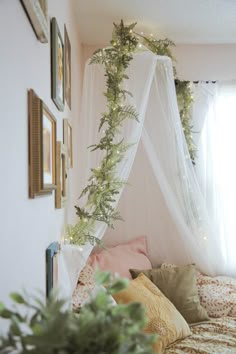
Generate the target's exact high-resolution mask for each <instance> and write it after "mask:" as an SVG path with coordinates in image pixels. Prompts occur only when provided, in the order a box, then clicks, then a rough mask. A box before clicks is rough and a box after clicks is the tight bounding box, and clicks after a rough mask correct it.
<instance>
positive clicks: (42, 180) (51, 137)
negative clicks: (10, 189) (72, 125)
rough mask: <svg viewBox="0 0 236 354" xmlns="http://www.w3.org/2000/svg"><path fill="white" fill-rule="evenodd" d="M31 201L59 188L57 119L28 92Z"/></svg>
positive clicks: (33, 94) (38, 99)
mask: <svg viewBox="0 0 236 354" xmlns="http://www.w3.org/2000/svg"><path fill="white" fill-rule="evenodd" d="M28 129H29V198H35V197H36V196H40V195H45V194H49V193H52V191H53V190H54V189H56V119H55V117H54V116H53V115H52V113H51V112H50V111H49V109H48V108H47V106H46V105H45V103H44V102H43V101H42V100H41V99H40V98H39V97H38V96H37V95H36V93H35V92H34V91H33V90H32V89H31V90H29V91H28Z"/></svg>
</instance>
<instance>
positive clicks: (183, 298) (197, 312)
mask: <svg viewBox="0 0 236 354" xmlns="http://www.w3.org/2000/svg"><path fill="white" fill-rule="evenodd" d="M130 272H131V275H132V277H133V278H135V277H136V276H137V275H138V274H139V273H141V272H142V273H144V274H145V275H146V276H147V277H148V278H149V279H150V280H151V281H152V282H153V283H154V284H155V285H156V286H158V288H159V289H160V290H161V291H162V292H163V294H164V295H165V296H166V297H167V298H168V299H169V300H170V301H171V302H172V303H173V304H174V305H175V307H176V308H177V310H178V311H179V312H180V313H181V314H182V316H183V317H184V318H185V320H186V321H187V322H188V323H196V322H202V321H206V320H209V317H208V315H207V312H206V310H205V309H204V308H203V307H202V306H201V304H200V299H199V296H198V289H197V281H196V271H195V266H194V265H192V264H190V265H187V266H182V267H175V268H167V269H160V268H158V269H150V270H144V271H143V270H135V269H131V270H130Z"/></svg>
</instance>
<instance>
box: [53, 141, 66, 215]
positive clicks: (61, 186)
mask: <svg viewBox="0 0 236 354" xmlns="http://www.w3.org/2000/svg"><path fill="white" fill-rule="evenodd" d="M56 159H57V162H56V186H57V189H56V192H55V208H56V209H60V208H62V207H63V206H64V205H65V202H66V198H67V185H66V179H67V149H66V147H65V145H64V144H62V143H61V142H60V141H57V157H56Z"/></svg>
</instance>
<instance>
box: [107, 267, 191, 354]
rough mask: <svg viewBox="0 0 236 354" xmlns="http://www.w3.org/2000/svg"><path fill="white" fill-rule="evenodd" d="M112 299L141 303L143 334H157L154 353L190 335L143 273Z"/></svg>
mask: <svg viewBox="0 0 236 354" xmlns="http://www.w3.org/2000/svg"><path fill="white" fill-rule="evenodd" d="M113 297H114V299H115V300H116V301H117V302H121V303H125V304H126V303H129V302H141V303H142V304H143V305H144V307H145V310H146V315H147V318H148V324H147V326H146V328H145V332H146V333H157V334H159V336H158V339H157V341H156V342H155V343H154V345H153V349H154V352H155V353H162V352H163V351H164V349H165V348H166V347H167V346H168V345H170V344H171V343H173V342H175V341H176V340H178V339H183V338H185V337H187V336H189V335H190V334H191V331H190V328H189V326H188V324H187V322H186V321H185V319H184V318H183V317H182V315H181V314H180V313H179V312H178V311H177V310H176V308H175V307H174V305H173V304H172V303H171V302H170V301H169V300H168V299H167V298H166V297H165V296H164V295H163V294H162V292H161V291H160V290H159V289H158V288H157V287H156V285H155V284H153V283H152V281H151V280H149V279H148V278H147V277H146V276H145V275H144V274H143V273H141V274H139V276H138V277H137V278H136V279H134V280H131V281H130V283H129V286H128V288H126V289H125V290H122V291H120V292H119V293H117V294H115V295H113Z"/></svg>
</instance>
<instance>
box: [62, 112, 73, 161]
mask: <svg viewBox="0 0 236 354" xmlns="http://www.w3.org/2000/svg"><path fill="white" fill-rule="evenodd" d="M63 143H64V144H65V146H66V149H67V168H72V167H73V140H72V126H71V124H70V123H69V120H68V119H63Z"/></svg>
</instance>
